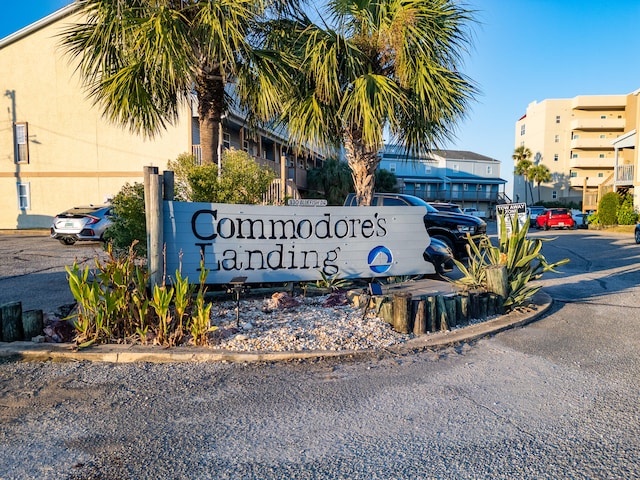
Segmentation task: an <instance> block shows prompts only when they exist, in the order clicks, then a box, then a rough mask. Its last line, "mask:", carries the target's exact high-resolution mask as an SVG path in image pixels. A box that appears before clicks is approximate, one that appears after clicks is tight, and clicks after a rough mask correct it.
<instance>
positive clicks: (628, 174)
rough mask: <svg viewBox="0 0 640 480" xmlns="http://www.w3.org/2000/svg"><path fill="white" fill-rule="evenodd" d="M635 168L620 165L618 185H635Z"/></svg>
mask: <svg viewBox="0 0 640 480" xmlns="http://www.w3.org/2000/svg"><path fill="white" fill-rule="evenodd" d="M634 166H635V165H618V169H617V172H616V183H618V184H624V185H633V175H634V170H635V169H634V168H633V167H634Z"/></svg>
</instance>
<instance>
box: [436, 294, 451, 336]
mask: <svg viewBox="0 0 640 480" xmlns="http://www.w3.org/2000/svg"><path fill="white" fill-rule="evenodd" d="M436 311H437V321H436V328H437V329H439V330H449V319H448V318H447V306H446V305H445V303H444V297H443V296H442V295H438V296H437V297H436Z"/></svg>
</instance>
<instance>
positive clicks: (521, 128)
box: [520, 123, 525, 135]
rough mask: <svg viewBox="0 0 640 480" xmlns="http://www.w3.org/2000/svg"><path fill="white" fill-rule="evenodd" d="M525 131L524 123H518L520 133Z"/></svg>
mask: <svg viewBox="0 0 640 480" xmlns="http://www.w3.org/2000/svg"><path fill="white" fill-rule="evenodd" d="M524 132H525V125H524V123H523V124H522V125H520V135H524Z"/></svg>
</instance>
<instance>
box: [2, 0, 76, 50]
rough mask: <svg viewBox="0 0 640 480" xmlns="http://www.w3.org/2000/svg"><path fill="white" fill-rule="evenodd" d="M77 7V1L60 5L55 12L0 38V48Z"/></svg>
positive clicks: (53, 21) (68, 13)
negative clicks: (64, 5)
mask: <svg viewBox="0 0 640 480" xmlns="http://www.w3.org/2000/svg"><path fill="white" fill-rule="evenodd" d="M78 8H79V5H78V3H77V2H73V3H70V4H69V5H67V6H66V7H62V8H61V9H59V10H56V11H55V12H53V13H51V14H49V15H47V16H46V17H44V18H41V19H40V20H36V21H35V22H33V23H31V24H29V25H27V26H26V27H23V28H21V29H20V30H18V31H17V32H14V33H11V34H10V35H8V36H6V37H4V38H0V49H2V48H4V47H6V46H8V45H11V44H12V43H14V42H17V41H18V40H20V39H22V38H24V37H26V36H28V35H31V34H32V33H33V32H36V31H37V30H40V29H41V28H44V27H46V26H48V25H50V24H52V23H55V22H57V21H58V20H60V19H62V18H64V17H66V16H69V15H71V14H72V13H73V12H75V11H76V10H77V9H78Z"/></svg>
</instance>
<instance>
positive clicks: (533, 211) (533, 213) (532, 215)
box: [527, 207, 546, 225]
mask: <svg viewBox="0 0 640 480" xmlns="http://www.w3.org/2000/svg"><path fill="white" fill-rule="evenodd" d="M545 210H546V208H544V207H529V208H528V209H527V213H528V214H529V223H530V224H531V225H535V224H536V219H537V218H538V215H542V214H543V213H544V211H545Z"/></svg>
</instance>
